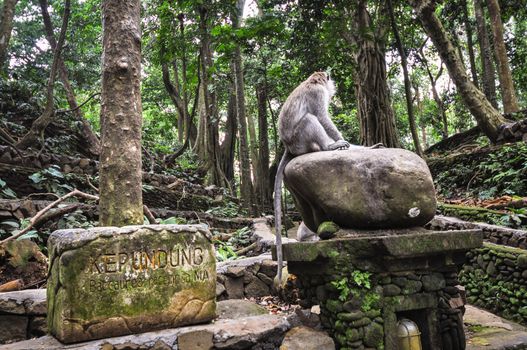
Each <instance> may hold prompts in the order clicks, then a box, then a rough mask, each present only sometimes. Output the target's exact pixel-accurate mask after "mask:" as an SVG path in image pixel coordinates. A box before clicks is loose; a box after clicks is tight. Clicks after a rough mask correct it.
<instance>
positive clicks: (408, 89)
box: [387, 0, 423, 157]
mask: <svg viewBox="0 0 527 350" xmlns="http://www.w3.org/2000/svg"><path fill="white" fill-rule="evenodd" d="M387 6H388V11H389V13H390V22H391V24H392V30H393V35H394V37H395V42H396V43H397V51H398V52H399V56H401V66H402V68H403V76H404V94H405V97H406V110H407V112H408V121H409V123H410V132H411V133H412V139H413V141H414V147H415V152H416V153H417V154H418V155H419V156H420V157H423V149H422V148H421V144H420V143H419V134H418V133H417V125H416V123H415V115H414V106H413V102H412V82H411V81H410V77H409V74H408V62H407V60H406V52H405V51H404V46H403V42H402V41H401V37H400V36H399V31H398V30H397V23H396V22H395V16H394V14H393V5H392V1H391V0H388V1H387Z"/></svg>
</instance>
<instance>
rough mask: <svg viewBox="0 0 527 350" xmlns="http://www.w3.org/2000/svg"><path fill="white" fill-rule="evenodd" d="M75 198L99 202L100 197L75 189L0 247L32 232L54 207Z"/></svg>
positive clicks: (37, 214) (45, 209) (30, 221)
mask: <svg viewBox="0 0 527 350" xmlns="http://www.w3.org/2000/svg"><path fill="white" fill-rule="evenodd" d="M75 196H76V197H82V198H86V199H91V200H99V197H98V196H94V195H91V194H88V193H84V192H81V191H79V190H77V189H74V190H73V191H71V192H70V193H67V194H65V195H64V196H62V197H60V198H59V199H57V200H56V201H54V202H52V203H50V204H49V205H48V206H46V207H45V208H44V209H42V210H40V211H39V212H38V213H36V214H35V216H33V217H32V218H31V219H30V220H29V225H28V226H27V227H26V228H25V229H23V230H22V231H20V232H19V233H17V234H16V235H13V236H11V237H8V238H6V239H4V240H3V241H0V245H3V244H5V243H7V242H9V241H11V240H13V239H17V238H18V237H21V236H23V235H25V234H26V233H28V232H29V230H31V229H32V228H33V227H34V226H35V225H36V224H38V223H39V222H40V221H41V220H42V219H43V216H44V214H46V213H47V212H48V211H49V210H50V209H51V208H53V207H54V206H56V205H58V204H60V203H62V202H64V201H65V200H66V199H68V198H71V197H75Z"/></svg>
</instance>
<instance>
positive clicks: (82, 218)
mask: <svg viewBox="0 0 527 350" xmlns="http://www.w3.org/2000/svg"><path fill="white" fill-rule="evenodd" d="M59 207H60V205H59ZM97 225H98V223H97V222H95V221H90V220H88V218H87V217H86V215H84V213H83V212H82V210H75V211H74V212H72V213H67V214H65V215H64V216H63V217H62V218H60V220H59V221H58V223H57V228H58V229H72V228H83V229H87V228H92V227H95V226H97Z"/></svg>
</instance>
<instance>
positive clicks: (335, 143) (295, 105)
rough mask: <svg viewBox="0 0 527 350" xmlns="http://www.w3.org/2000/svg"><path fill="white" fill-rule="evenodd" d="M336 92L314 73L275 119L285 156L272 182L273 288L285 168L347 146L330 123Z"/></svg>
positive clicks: (277, 280)
mask: <svg viewBox="0 0 527 350" xmlns="http://www.w3.org/2000/svg"><path fill="white" fill-rule="evenodd" d="M334 93H335V85H334V84H333V81H332V80H331V79H330V78H329V76H328V75H327V74H326V73H323V72H316V73H313V74H312V75H311V76H310V77H309V78H308V79H307V80H306V81H304V82H302V83H301V84H300V85H299V86H298V87H297V88H296V89H295V90H293V92H292V93H291V94H290V95H289V97H288V98H287V100H286V101H285V103H284V105H283V106H282V110H281V111H280V116H279V119H278V133H279V135H280V140H281V141H282V143H283V144H284V147H285V153H284V156H283V157H282V160H280V164H279V165H278V170H277V172H276V178H275V183H274V215H275V234H276V257H277V261H278V271H277V275H276V278H275V287H276V288H279V287H280V285H281V283H282V267H283V257H282V235H281V227H282V207H281V187H282V181H283V178H284V169H285V167H286V165H287V163H289V162H290V161H291V159H293V158H294V157H296V156H299V155H302V154H305V153H310V152H318V151H329V150H336V149H347V148H349V147H350V144H349V143H348V142H347V141H345V140H344V139H343V138H342V135H341V133H340V132H339V131H338V129H337V127H336V126H335V124H333V122H332V121H331V118H330V117H329V113H328V108H329V101H330V99H331V97H332V96H333V95H334Z"/></svg>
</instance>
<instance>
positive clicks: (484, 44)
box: [474, 0, 498, 109]
mask: <svg viewBox="0 0 527 350" xmlns="http://www.w3.org/2000/svg"><path fill="white" fill-rule="evenodd" d="M474 14H475V16H476V26H477V32H478V45H479V52H480V53H479V55H480V59H481V72H482V79H481V80H482V82H483V92H485V96H486V97H487V99H488V100H489V101H490V104H491V105H492V106H493V107H494V108H496V109H497V108H498V100H497V98H496V78H495V75H494V64H493V63H492V62H493V61H492V52H491V50H492V49H491V47H490V43H489V34H488V32H487V23H486V22H485V14H484V11H483V6H482V4H481V0H474Z"/></svg>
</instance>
